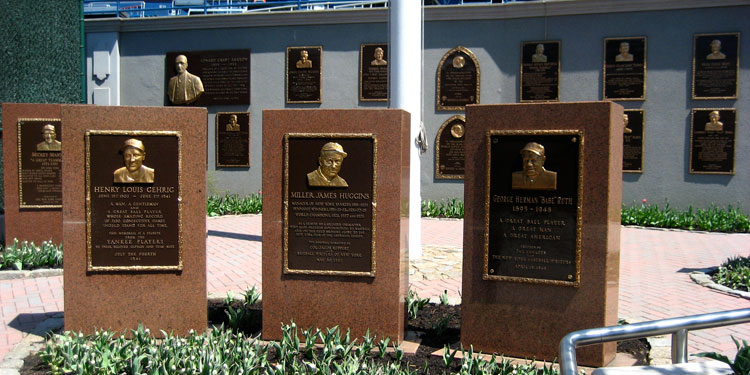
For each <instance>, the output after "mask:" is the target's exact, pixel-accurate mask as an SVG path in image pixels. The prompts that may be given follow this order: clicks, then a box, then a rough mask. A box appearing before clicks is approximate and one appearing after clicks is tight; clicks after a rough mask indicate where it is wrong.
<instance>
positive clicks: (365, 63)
mask: <svg viewBox="0 0 750 375" xmlns="http://www.w3.org/2000/svg"><path fill="white" fill-rule="evenodd" d="M359 100H361V101H363V102H384V101H387V100H388V45H387V44H362V45H360V46H359Z"/></svg>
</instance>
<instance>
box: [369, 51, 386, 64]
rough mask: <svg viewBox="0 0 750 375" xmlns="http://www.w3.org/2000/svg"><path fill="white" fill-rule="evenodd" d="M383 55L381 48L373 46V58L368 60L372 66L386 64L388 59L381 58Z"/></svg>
mask: <svg viewBox="0 0 750 375" xmlns="http://www.w3.org/2000/svg"><path fill="white" fill-rule="evenodd" d="M384 55H385V52H384V51H383V49H382V48H380V47H378V48H375V53H374V54H373V57H375V60H372V61H370V65H373V66H382V65H388V61H385V60H384V59H383V56H384Z"/></svg>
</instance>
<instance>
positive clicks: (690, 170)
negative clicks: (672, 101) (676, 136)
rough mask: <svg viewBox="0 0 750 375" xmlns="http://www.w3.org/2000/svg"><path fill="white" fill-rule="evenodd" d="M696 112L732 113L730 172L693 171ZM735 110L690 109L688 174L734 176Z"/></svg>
mask: <svg viewBox="0 0 750 375" xmlns="http://www.w3.org/2000/svg"><path fill="white" fill-rule="evenodd" d="M696 111H720V112H721V111H732V112H734V137H733V138H734V139H733V140H732V170H731V171H729V172H696V171H694V170H693V130H694V128H693V126H694V125H695V112H696ZM737 130H739V129H738V127H737V109H736V108H692V109H691V110H690V134H688V135H689V136H690V145H689V147H690V149H689V151H688V152H689V154H688V173H690V174H697V175H702V174H705V175H725V176H734V174H735V170H736V167H737Z"/></svg>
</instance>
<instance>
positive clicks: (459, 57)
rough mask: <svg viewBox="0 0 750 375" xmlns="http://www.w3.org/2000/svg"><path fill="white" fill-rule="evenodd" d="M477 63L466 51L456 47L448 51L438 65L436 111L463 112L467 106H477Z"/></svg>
mask: <svg viewBox="0 0 750 375" xmlns="http://www.w3.org/2000/svg"><path fill="white" fill-rule="evenodd" d="M479 83H480V71H479V61H477V58H476V57H475V56H474V54H473V53H472V52H471V51H470V50H469V49H468V48H464V47H461V46H458V47H456V48H454V49H452V50H450V51H448V52H447V53H446V54H445V55H444V56H443V58H442V59H441V60H440V64H438V72H437V95H436V101H437V110H438V111H463V110H464V107H465V106H466V105H468V104H479V92H480V90H479V89H480V84H479Z"/></svg>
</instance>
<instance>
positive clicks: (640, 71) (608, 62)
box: [602, 36, 646, 100]
mask: <svg viewBox="0 0 750 375" xmlns="http://www.w3.org/2000/svg"><path fill="white" fill-rule="evenodd" d="M603 72H604V73H603V74H604V84H603V85H602V90H603V94H602V97H603V98H604V99H609V100H645V99H646V37H645V36H643V37H630V38H605V39H604V70H603Z"/></svg>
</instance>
